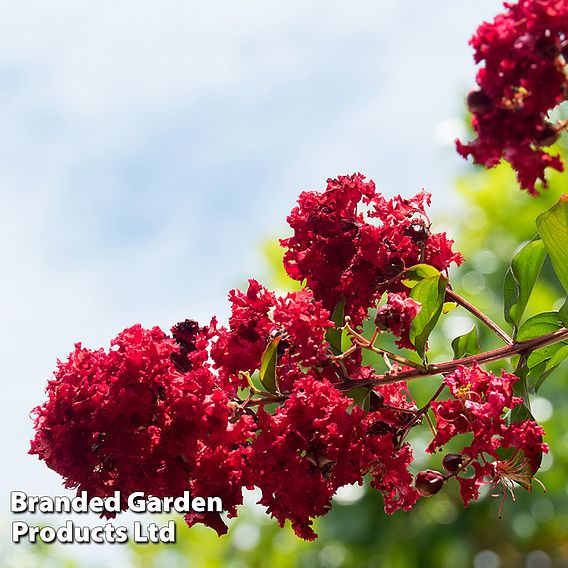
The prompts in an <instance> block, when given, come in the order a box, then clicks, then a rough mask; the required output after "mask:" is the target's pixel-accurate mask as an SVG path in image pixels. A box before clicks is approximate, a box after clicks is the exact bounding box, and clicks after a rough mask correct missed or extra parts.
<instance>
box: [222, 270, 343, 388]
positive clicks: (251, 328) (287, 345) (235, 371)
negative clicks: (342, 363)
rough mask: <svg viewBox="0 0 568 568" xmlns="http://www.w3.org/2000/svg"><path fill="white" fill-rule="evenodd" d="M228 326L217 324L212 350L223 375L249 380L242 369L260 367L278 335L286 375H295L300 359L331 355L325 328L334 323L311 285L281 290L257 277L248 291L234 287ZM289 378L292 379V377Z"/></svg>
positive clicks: (312, 361) (318, 360)
mask: <svg viewBox="0 0 568 568" xmlns="http://www.w3.org/2000/svg"><path fill="white" fill-rule="evenodd" d="M229 299H230V301H231V304H232V306H231V316H230V318H229V329H225V328H223V327H218V328H217V329H216V332H215V335H216V338H217V339H216V341H215V342H214V343H213V345H212V348H211V355H212V358H213V360H214V361H215V365H216V368H217V369H218V370H219V374H220V375H221V376H222V377H225V378H227V379H228V381H229V382H231V383H233V384H236V385H240V386H243V387H244V386H246V384H247V383H246V379H245V378H244V377H243V376H242V373H252V372H254V371H255V370H257V369H258V368H259V367H260V363H261V359H262V354H263V353H264V350H265V349H266V347H267V345H268V343H269V342H270V341H271V340H273V339H276V338H279V339H280V343H279V345H278V355H279V365H281V371H282V372H281V375H282V376H283V379H284V380H285V381H286V376H287V375H290V376H293V375H295V374H297V372H298V365H299V364H301V365H303V366H304V367H309V366H314V365H318V364H320V363H322V362H323V361H324V359H325V358H326V351H327V344H326V343H325V340H324V337H325V332H326V330H327V329H328V328H329V327H331V326H332V325H333V323H332V322H331V321H330V319H329V317H330V314H329V312H328V311H327V310H325V309H324V308H323V307H322V305H321V302H318V301H316V300H315V299H314V297H313V295H312V293H311V292H310V291H309V290H301V291H299V292H291V293H289V294H286V295H284V296H276V294H274V293H273V292H269V291H268V290H267V289H266V288H264V287H263V286H261V285H260V284H259V283H258V282H257V281H256V280H249V287H248V290H247V292H246V293H243V292H241V291H239V290H232V291H231V292H230V294H229ZM289 382H290V381H288V383H289Z"/></svg>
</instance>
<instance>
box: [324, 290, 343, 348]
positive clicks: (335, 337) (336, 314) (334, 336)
mask: <svg viewBox="0 0 568 568" xmlns="http://www.w3.org/2000/svg"><path fill="white" fill-rule="evenodd" d="M344 314H345V300H342V301H341V302H339V303H338V304H337V306H335V309H334V310H333V314H332V316H331V320H332V321H333V323H334V324H335V326H334V327H332V328H331V329H328V330H327V332H326V334H325V338H326V339H327V341H328V343H329V344H330V345H331V348H332V350H333V351H334V353H335V355H339V354H340V353H341V352H342V349H341V336H342V331H343V330H342V327H343V324H344V319H345V315H344Z"/></svg>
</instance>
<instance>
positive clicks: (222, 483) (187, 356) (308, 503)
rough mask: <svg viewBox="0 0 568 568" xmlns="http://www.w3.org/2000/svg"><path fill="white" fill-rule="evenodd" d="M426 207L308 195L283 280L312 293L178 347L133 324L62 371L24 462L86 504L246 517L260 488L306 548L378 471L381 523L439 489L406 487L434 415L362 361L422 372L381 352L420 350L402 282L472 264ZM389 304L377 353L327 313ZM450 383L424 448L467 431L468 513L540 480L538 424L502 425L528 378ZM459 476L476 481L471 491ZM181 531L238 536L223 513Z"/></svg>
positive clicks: (434, 477) (196, 517) (241, 305)
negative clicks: (388, 337) (144, 504)
mask: <svg viewBox="0 0 568 568" xmlns="http://www.w3.org/2000/svg"><path fill="white" fill-rule="evenodd" d="M428 199H429V197H428V195H427V194H425V193H420V194H419V195H417V196H416V197H414V198H413V199H409V200H405V199H402V198H400V197H396V198H394V199H391V200H386V199H385V198H383V197H382V196H381V195H379V194H377V193H376V192H375V187H374V184H373V183H372V182H365V181H364V178H363V177H362V176H361V175H354V176H351V177H341V178H339V179H338V180H330V181H329V182H328V188H327V190H326V191H325V192H324V193H316V192H307V193H304V194H302V196H301V197H300V200H299V205H298V207H296V208H295V209H294V211H293V212H292V214H291V216H290V217H289V220H290V224H291V225H292V227H293V228H294V236H292V237H290V238H289V239H285V240H284V241H283V244H284V246H285V247H286V248H287V249H288V250H287V252H286V258H285V262H286V267H287V269H288V271H289V272H290V274H291V275H292V276H294V277H295V278H297V279H304V278H305V279H306V281H307V284H308V287H307V288H305V289H303V290H301V291H299V292H293V293H289V294H285V295H278V294H276V293H274V292H271V291H269V290H267V289H266V288H264V287H263V286H262V285H261V284H259V283H258V282H257V281H256V280H250V281H249V284H248V288H247V290H246V291H245V292H242V291H239V290H233V291H231V292H230V294H229V300H230V303H231V315H230V317H229V321H228V327H223V326H220V325H218V324H217V321H216V320H215V318H213V320H212V322H211V324H210V325H209V326H205V327H201V326H199V324H198V323H197V322H195V321H192V320H185V321H183V322H181V323H179V324H177V325H176V326H174V327H173V328H172V330H171V331H172V337H169V336H167V335H166V334H164V333H163V332H162V331H160V329H159V328H153V329H151V330H145V329H143V328H142V327H141V326H140V325H135V326H133V327H131V328H129V329H126V330H125V331H123V332H122V333H121V334H119V336H118V337H117V338H116V339H115V340H113V341H112V342H111V349H110V350H109V351H104V350H102V349H100V350H98V351H90V350H88V349H85V348H83V347H81V345H80V344H77V345H76V347H75V351H73V352H72V353H71V355H70V356H69V359H68V360H67V361H66V362H64V363H62V362H59V363H58V368H57V371H56V373H55V378H54V379H53V380H52V381H50V382H49V384H48V400H47V402H45V403H44V404H43V405H42V406H39V407H37V408H36V409H34V412H35V414H36V420H35V429H36V434H35V437H34V439H33V440H32V445H31V450H30V452H31V453H33V454H36V455H38V457H39V458H40V459H43V460H44V461H45V462H46V463H47V465H48V466H49V467H50V468H52V469H54V470H55V471H57V472H58V473H60V474H61V475H62V476H63V477H64V479H65V483H66V486H67V487H74V488H77V489H79V490H86V491H87V492H88V493H89V495H90V496H106V495H109V494H112V493H113V492H114V491H116V490H119V491H120V492H121V494H122V496H123V499H124V503H123V506H125V505H126V500H127V497H128V495H130V494H131V493H132V492H134V491H142V492H144V493H145V494H146V495H153V496H157V497H166V496H174V497H175V496H179V495H182V494H183V492H184V491H186V490H189V491H190V492H191V494H192V495H194V496H198V495H199V496H203V497H210V496H218V497H220V498H221V500H222V502H223V505H224V508H225V510H226V511H227V513H228V515H229V516H235V515H236V514H237V509H236V508H237V506H238V505H239V504H241V503H242V498H243V497H242V492H243V489H244V488H252V487H254V486H257V487H259V488H260V490H261V492H262V497H261V499H260V501H259V502H260V503H261V504H262V505H264V506H266V507H267V509H268V512H269V513H270V514H271V515H272V516H273V517H274V518H276V520H277V521H278V522H279V523H280V525H283V524H284V523H285V522H286V521H287V520H289V521H290V522H291V524H292V527H293V529H294V531H295V532H296V534H297V535H299V536H301V537H302V538H305V539H308V540H311V539H313V538H315V536H316V534H315V532H314V531H313V528H312V523H313V519H314V518H315V517H318V516H321V515H324V514H325V513H326V512H327V511H328V510H329V508H330V507H331V501H332V497H333V495H334V494H335V492H336V491H337V490H338V489H339V488H340V487H342V486H343V485H346V484H352V483H362V481H363V477H364V476H365V475H367V474H368V475H369V476H370V478H371V486H372V487H373V488H374V489H376V490H378V491H379V492H381V493H382V495H383V501H384V508H385V511H386V512H387V513H392V512H394V511H395V510H397V509H404V510H409V509H410V508H411V507H412V506H413V505H414V503H416V501H417V500H418V499H419V497H420V495H425V496H428V495H432V494H434V493H435V492H437V491H439V490H440V488H441V487H442V485H443V483H444V481H445V478H444V477H443V476H442V474H440V473H438V472H432V471H430V470H428V471H426V472H422V473H421V474H419V475H418V476H417V477H416V480H415V479H414V477H413V475H412V474H411V473H410V472H409V466H410V465H411V463H412V460H413V453H412V449H411V446H410V445H409V443H408V442H407V441H406V438H407V434H408V432H409V431H410V429H411V428H412V427H414V426H416V425H417V424H419V423H420V422H421V418H422V416H423V414H424V412H423V411H424V409H420V410H419V409H417V408H416V405H415V404H414V402H413V401H412V399H411V397H410V395H409V393H408V391H407V390H406V384H405V382H404V381H402V380H400V381H399V382H398V383H393V384H390V382H391V381H390V380H388V381H384V384H380V381H378V380H377V375H376V372H375V369H374V368H373V367H371V366H369V365H364V364H363V355H362V348H363V347H365V346H366V347H367V348H369V349H374V350H375V351H376V352H378V353H380V354H384V355H385V356H386V357H387V364H388V367H389V371H388V373H387V374H386V375H384V376H383V377H381V380H382V379H384V378H388V379H391V378H392V377H393V376H394V377H395V376H396V374H397V373H399V372H403V373H405V374H406V373H408V372H410V373H412V371H413V370H415V366H416V364H415V363H412V361H409V360H408V359H405V358H404V357H402V356H397V355H396V354H393V353H388V352H387V351H384V350H382V349H379V348H378V347H375V345H374V343H373V341H375V340H376V339H378V331H385V330H388V331H390V332H391V333H393V334H394V335H395V336H397V337H398V338H399V340H398V342H397V343H398V345H399V347H407V348H412V344H411V342H410V338H409V330H410V326H411V323H412V321H413V319H414V318H415V317H416V315H417V314H418V313H419V309H420V305H419V304H418V303H417V302H416V301H415V300H413V299H411V298H409V297H407V290H406V288H405V287H404V286H403V285H402V282H401V281H402V278H403V275H402V273H403V271H404V269H405V268H406V267H409V266H412V265H414V264H417V263H419V262H425V263H429V264H430V265H432V266H435V267H436V268H437V269H439V270H445V269H446V268H447V267H448V265H449V264H450V263H451V262H456V263H459V262H461V256H460V254H459V253H454V252H452V250H451V244H452V242H451V241H449V240H448V239H447V238H446V236H445V235H444V234H431V233H430V230H429V222H428V219H427V217H426V213H425V204H426V203H427V202H428ZM359 207H364V209H365V212H363V211H362V210H361V211H360V210H359ZM385 291H387V292H388V296H387V302H386V304H384V305H383V306H381V307H380V308H379V309H378V310H377V314H376V317H375V326H376V331H375V333H374V334H373V341H370V340H369V341H367V340H366V339H365V337H364V336H363V335H362V333H359V332H357V331H355V330H354V329H353V328H352V327H351V326H350V325H347V323H348V322H347V323H346V322H336V323H335V324H334V323H333V322H332V321H331V319H330V318H331V316H330V312H331V310H332V309H334V308H335V306H336V305H337V304H338V303H340V302H342V301H345V313H346V314H347V315H349V316H350V317H351V318H353V319H354V321H355V323H356V324H357V325H359V324H362V323H363V322H364V321H365V319H366V318H368V312H369V309H370V308H371V307H373V306H374V304H375V302H376V301H377V300H378V299H379V297H380V295H381V294H382V293H383V292H385ZM342 324H345V325H342ZM332 328H333V329H332ZM343 334H347V339H348V346H347V347H345V346H344V345H345V342H344V338H345V336H344V335H343ZM338 335H339V344H340V346H341V349H340V348H339V347H338V340H337V336H338ZM334 337H335V339H333V338H334ZM365 341H367V344H365ZM389 356H390V357H391V358H392V364H391V361H390V360H388V357H389ZM406 364H407V365H406ZM423 371H424V369H423V368H422V367H420V371H419V372H423ZM267 375H269V376H270V377H271V379H270V380H266V376H267ZM257 377H258V378H259V381H257V380H256V379H257ZM395 379H396V377H395ZM445 380H446V384H447V385H448V386H449V388H450V391H451V393H452V395H453V397H454V398H453V399H451V400H448V401H444V402H432V408H433V410H434V412H435V414H436V418H437V423H438V433H437V434H436V436H435V438H434V440H433V442H432V444H431V446H430V448H429V450H430V451H434V450H435V449H436V448H438V447H441V446H443V445H445V444H446V443H447V442H448V441H449V440H450V439H452V438H454V437H455V436H456V435H458V434H462V433H466V432H471V433H473V436H474V439H473V442H472V443H471V445H470V446H468V447H466V448H465V449H464V450H463V452H462V455H461V456H457V461H456V459H454V460H453V461H452V460H446V462H447V463H446V466H447V467H450V466H451V465H452V464H453V465H454V466H455V465H456V463H457V464H458V465H457V466H456V467H457V469H456V471H455V475H456V477H457V479H458V480H459V481H460V483H461V484H462V495H463V496H464V501H465V502H466V504H467V503H468V502H469V500H471V499H472V498H475V497H476V496H477V491H478V486H479V484H480V483H482V482H484V481H485V480H486V479H488V478H489V479H491V480H496V479H513V480H515V481H517V482H519V483H526V482H527V480H528V483H530V479H531V477H532V473H534V471H536V469H537V468H538V463H537V462H538V459H539V456H540V454H541V452H542V451H543V450H544V449H545V447H546V446H545V445H544V444H543V443H542V430H541V429H540V428H539V427H538V426H537V425H536V424H534V423H533V422H523V423H520V424H513V425H508V424H507V423H506V421H505V419H504V417H503V415H504V411H505V410H506V409H511V408H513V407H514V406H516V405H517V404H519V402H520V399H518V398H517V397H514V396H513V391H512V384H513V382H514V380H516V377H514V376H513V375H508V374H506V373H505V374H503V375H502V376H501V377H495V376H493V375H492V374H490V373H486V372H484V371H482V370H481V369H480V368H479V367H477V366H474V367H473V368H472V369H467V368H465V367H463V368H461V367H460V368H458V370H457V371H455V372H454V373H453V374H451V375H449V376H448V377H446V379H445ZM387 383H389V384H387ZM255 384H256V385H257V386H260V385H261V384H262V385H263V386H262V389H259V388H256V387H254V386H253V385H255ZM377 384H379V385H380V386H375V387H374V388H373V386H372V385H377ZM243 390H245V391H248V392H246V393H244V394H243ZM499 447H503V448H511V451H512V454H511V457H510V458H509V459H508V460H503V459H501V460H499V459H498V454H497V449H498V448H499ZM464 460H465V461H464ZM462 464H465V465H464V467H467V466H470V465H471V466H473V467H474V468H475V475H474V477H466V476H465V475H464V474H463V472H462V471H461V469H460V467H461V465H462ZM527 472H528V473H527ZM185 520H186V522H187V524H188V525H189V526H192V525H193V524H195V523H204V524H206V525H209V526H211V527H213V528H214V529H215V530H216V531H217V532H218V533H219V534H223V533H224V532H226V530H227V527H226V526H225V524H224V522H223V520H222V519H221V517H220V515H219V514H218V513H206V514H196V513H189V514H187V515H186V516H185Z"/></svg>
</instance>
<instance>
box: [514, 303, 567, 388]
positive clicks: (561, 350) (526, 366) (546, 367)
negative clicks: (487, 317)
mask: <svg viewBox="0 0 568 568" xmlns="http://www.w3.org/2000/svg"><path fill="white" fill-rule="evenodd" d="M561 327H562V322H561V320H560V315H559V313H558V312H544V313H542V314H538V315H536V316H533V317H532V318H529V319H528V320H527V321H526V322H525V323H524V324H523V325H522V326H521V328H520V329H519V332H518V334H517V340H518V341H525V340H527V339H533V338H535V337H539V336H541V335H545V334H547V333H552V332H554V331H556V330H557V329H560V328H561ZM566 347H568V344H567V343H566V342H564V341H561V342H559V343H555V344H553V345H547V346H546V347H541V348H540V349H536V350H535V351H532V352H531V353H529V354H528V355H527V356H526V357H525V359H524V363H523V367H522V370H523V373H524V378H525V380H526V389H527V392H530V393H533V394H534V393H536V392H537V391H538V389H539V388H540V387H541V386H542V385H543V383H544V381H545V380H546V379H547V378H548V377H549V376H550V375H551V374H552V372H553V371H554V370H555V369H556V368H557V367H558V365H560V363H562V361H563V360H564V359H565V358H566V357H567V356H568V350H566V349H565V348H566ZM519 396H521V395H519Z"/></svg>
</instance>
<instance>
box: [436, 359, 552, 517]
mask: <svg viewBox="0 0 568 568" xmlns="http://www.w3.org/2000/svg"><path fill="white" fill-rule="evenodd" d="M444 380H445V383H446V385H447V386H448V387H449V389H450V392H451V394H452V396H453V399H450V400H445V401H437V402H433V403H432V409H433V411H434V415H435V416H436V427H437V434H436V436H435V437H434V439H433V440H432V443H431V444H430V446H429V447H428V450H427V451H429V452H434V451H435V450H436V449H437V448H440V447H442V446H444V445H445V444H447V443H448V442H449V441H450V440H451V439H452V438H454V437H455V436H457V435H458V434H465V433H468V432H469V433H472V434H473V440H472V442H471V444H469V445H468V446H466V447H465V448H463V450H462V456H463V457H464V462H463V463H464V472H463V474H459V475H456V476H455V477H456V479H457V480H458V482H459V483H460V489H461V496H462V499H463V501H464V504H465V505H466V506H467V505H468V504H469V503H470V502H471V501H472V500H474V499H477V498H478V497H479V486H480V485H481V484H483V483H485V482H487V481H490V482H500V481H502V480H504V479H508V480H511V481H516V482H518V483H521V484H525V485H530V481H531V478H532V476H533V474H534V473H535V472H536V470H537V469H538V468H539V466H540V456H541V454H542V453H543V452H547V451H548V446H547V445H546V444H544V443H543V441H542V436H543V434H544V432H543V430H542V428H541V427H540V426H538V425H537V424H536V423H535V422H534V421H532V420H526V421H523V422H518V423H512V424H508V423H507V420H506V419H505V413H506V411H507V410H511V409H513V408H514V407H516V406H517V405H519V404H522V402H523V399H522V398H519V397H516V396H514V395H513V383H515V382H516V381H517V380H518V377H517V376H516V375H511V374H509V373H505V372H502V373H501V376H500V377H497V376H495V375H494V374H493V373H489V372H486V371H484V370H483V369H481V367H479V366H478V365H477V364H474V366H473V367H472V368H467V367H458V368H457V369H456V371H455V372H454V373H452V374H450V375H447V376H446V378H445V379H444ZM502 448H511V449H512V450H513V451H512V452H511V455H510V456H508V457H507V458H503V457H502V455H500V454H499V453H498V450H500V449H502ZM468 465H471V466H472V467H473V470H474V475H473V476H467V475H466V471H467V466H468Z"/></svg>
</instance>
